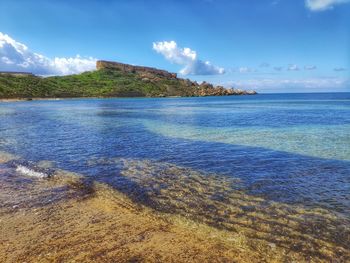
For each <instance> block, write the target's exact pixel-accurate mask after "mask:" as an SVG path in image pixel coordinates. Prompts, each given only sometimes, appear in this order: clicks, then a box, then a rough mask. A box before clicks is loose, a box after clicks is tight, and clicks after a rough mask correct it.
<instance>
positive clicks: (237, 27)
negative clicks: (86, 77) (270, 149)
mask: <svg viewBox="0 0 350 263" xmlns="http://www.w3.org/2000/svg"><path fill="white" fill-rule="evenodd" d="M98 59H103V60H111V61H118V62H123V63H129V64H134V65H143V66H150V67H156V68H161V69H165V70H168V71H171V72H177V73H178V75H179V77H182V78H189V79H191V80H196V81H199V82H200V81H207V82H211V83H213V84H216V85H223V86H225V87H235V88H242V89H255V90H257V91H258V92H269V93H270V92H278V93H280V92H342V91H345V92H350V0H250V1H247V0H162V1H160V0H158V1H156V0H114V1H113V0H90V1H89V0H84V1H82V0H75V1H69V0H60V1H53V0H51V1H50V0H16V1H14V0H0V71H29V72H33V73H35V74H38V75H44V76H45V75H47V76H48V75H67V74H76V73H80V72H83V71H87V70H94V69H95V62H96V60H98Z"/></svg>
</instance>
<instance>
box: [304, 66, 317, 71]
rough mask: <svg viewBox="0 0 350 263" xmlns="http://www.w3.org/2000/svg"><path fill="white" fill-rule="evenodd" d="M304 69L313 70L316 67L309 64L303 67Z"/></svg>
mask: <svg viewBox="0 0 350 263" xmlns="http://www.w3.org/2000/svg"><path fill="white" fill-rule="evenodd" d="M304 69H305V70H315V69H317V67H316V66H315V65H309V66H305V67H304Z"/></svg>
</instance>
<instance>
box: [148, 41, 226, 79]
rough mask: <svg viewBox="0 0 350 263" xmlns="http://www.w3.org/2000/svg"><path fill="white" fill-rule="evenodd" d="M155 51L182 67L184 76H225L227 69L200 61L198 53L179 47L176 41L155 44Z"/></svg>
mask: <svg viewBox="0 0 350 263" xmlns="http://www.w3.org/2000/svg"><path fill="white" fill-rule="evenodd" d="M153 49H154V50H155V51H156V52H157V53H159V54H162V55H163V56H164V57H165V58H166V59H167V60H169V61H170V62H172V63H175V64H178V65H182V66H184V68H182V69H181V70H180V73H181V74H183V75H217V74H224V73H225V69H224V68H220V67H217V66H214V65H212V64H211V63H210V62H209V61H202V60H200V59H198V57H197V53H196V51H194V50H191V49H190V48H187V47H185V48H181V47H178V46H177V44H176V42H175V41H162V42H154V43H153Z"/></svg>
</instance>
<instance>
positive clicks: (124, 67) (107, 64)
mask: <svg viewBox="0 0 350 263" xmlns="http://www.w3.org/2000/svg"><path fill="white" fill-rule="evenodd" d="M96 69H117V70H121V71H123V72H131V73H140V74H142V73H149V74H153V75H158V76H160V77H165V78H169V79H173V78H176V77H177V75H176V73H170V72H168V71H166V70H160V69H156V68H150V67H142V66H133V65H129V64H124V63H119V62H112V61H104V60H99V61H97V62H96Z"/></svg>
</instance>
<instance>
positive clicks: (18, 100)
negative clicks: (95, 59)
mask: <svg viewBox="0 0 350 263" xmlns="http://www.w3.org/2000/svg"><path fill="white" fill-rule="evenodd" d="M253 95H258V93H257V94H235V95H234V94H232V95H221V96H157V97H67V98H0V102H20V101H21V102H23V101H59V100H74V99H78V100H81V99H174V98H205V97H213V98H214V97H235V96H253Z"/></svg>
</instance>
